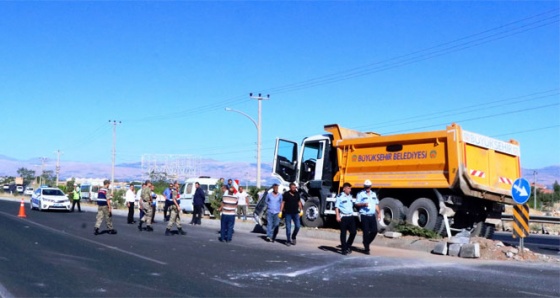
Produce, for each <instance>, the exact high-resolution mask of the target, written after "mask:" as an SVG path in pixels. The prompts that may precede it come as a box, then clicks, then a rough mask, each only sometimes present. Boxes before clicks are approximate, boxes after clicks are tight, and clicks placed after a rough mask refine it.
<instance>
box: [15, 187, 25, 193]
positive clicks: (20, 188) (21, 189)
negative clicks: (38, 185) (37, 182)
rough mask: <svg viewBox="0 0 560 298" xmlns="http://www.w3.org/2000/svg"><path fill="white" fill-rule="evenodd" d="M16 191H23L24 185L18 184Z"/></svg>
mask: <svg viewBox="0 0 560 298" xmlns="http://www.w3.org/2000/svg"><path fill="white" fill-rule="evenodd" d="M16 191H17V192H18V193H23V186H21V185H18V186H16Z"/></svg>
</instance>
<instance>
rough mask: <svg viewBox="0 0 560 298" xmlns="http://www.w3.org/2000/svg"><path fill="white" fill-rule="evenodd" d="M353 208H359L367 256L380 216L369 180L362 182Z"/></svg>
mask: <svg viewBox="0 0 560 298" xmlns="http://www.w3.org/2000/svg"><path fill="white" fill-rule="evenodd" d="M355 206H356V207H361V208H360V221H361V222H362V231H363V232H364V236H363V243H364V253H365V254H366V255H369V245H370V244H371V243H372V242H373V240H374V239H375V236H377V221H379V219H380V216H381V213H380V212H379V200H378V199H377V195H376V194H375V192H373V191H372V190H371V181H370V180H366V181H364V190H362V191H361V192H360V193H359V194H358V197H357V198H356V204H355Z"/></svg>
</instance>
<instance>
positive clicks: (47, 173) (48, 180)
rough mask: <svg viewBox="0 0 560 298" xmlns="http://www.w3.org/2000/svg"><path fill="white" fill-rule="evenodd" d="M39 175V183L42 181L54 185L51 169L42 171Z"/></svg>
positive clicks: (44, 183) (54, 177) (54, 179)
mask: <svg viewBox="0 0 560 298" xmlns="http://www.w3.org/2000/svg"><path fill="white" fill-rule="evenodd" d="M39 177H40V178H41V181H40V183H42V184H43V185H54V184H55V183H56V176H55V175H54V172H53V171H51V170H49V171H44V172H43V174H41V176H39Z"/></svg>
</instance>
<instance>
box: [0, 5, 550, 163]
mask: <svg viewBox="0 0 560 298" xmlns="http://www.w3.org/2000/svg"><path fill="white" fill-rule="evenodd" d="M558 14H559V3H558V1H493V2H487V1H472V2H470V1H465V2H456V1H441V2H428V1H411V2H407V1H383V2H379V1H360V2H345V1H344V2H322V1H307V2H275V1H263V2H253V1H246V2H244V1H239V2H223V1H219V2H206V1H202V2H175V1H157V2H156V1H141V2H128V1H121V2H110V1H109V2H105V1H103V2H96V1H90V2H82V1H54V2H0V102H2V110H1V111H2V116H1V118H0V119H1V120H0V124H1V131H2V134H1V135H2V140H3V144H2V146H1V149H0V154H2V155H7V156H10V157H14V158H18V159H29V158H34V157H39V156H46V157H49V158H51V160H54V159H55V158H56V155H55V154H54V153H53V152H54V151H56V150H58V149H60V150H61V151H63V152H64V155H62V159H63V160H67V161H82V162H102V163H110V161H111V144H112V126H111V125H109V123H108V120H113V119H116V120H121V121H122V124H120V125H119V126H118V127H117V163H123V162H138V161H140V156H141V155H142V154H157V153H160V154H194V155H199V156H201V157H203V158H212V159H217V160H223V161H235V160H238V161H254V160H255V156H256V153H255V152H256V150H255V147H256V146H255V142H256V130H255V127H254V126H253V124H252V123H251V122H250V121H249V120H248V119H246V118H244V117H243V116H242V115H240V114H236V113H231V112H226V111H224V108H225V107H231V108H234V109H237V110H240V111H243V112H246V113H247V114H249V115H251V116H252V117H254V118H257V103H256V101H255V100H252V99H250V98H249V96H248V94H249V92H255V93H258V92H262V93H263V94H267V93H270V96H271V99H270V100H269V101H265V102H263V153H262V154H263V162H270V161H271V160H272V154H273V147H274V139H275V138H276V137H285V138H291V139H296V140H301V139H302V138H303V137H305V136H309V135H314V134H320V133H323V125H324V124H330V123H339V124H341V125H343V126H345V127H350V128H355V129H359V130H366V131H376V132H379V133H382V134H390V133H396V132H413V131H423V130H440V129H445V126H446V125H447V124H450V123H451V122H457V123H459V124H460V125H462V126H463V128H464V129H467V130H469V131H473V132H477V133H480V134H483V135H487V136H492V137H496V138H499V139H502V140H509V139H516V140H518V141H519V142H520V143H521V152H522V157H521V158H522V166H523V167H525V168H539V167H543V166H548V165H557V164H560V140H559V139H560V96H559V88H560V59H559V55H560V54H559V53H560V49H559V44H560V38H559V27H560V26H559V17H558Z"/></svg>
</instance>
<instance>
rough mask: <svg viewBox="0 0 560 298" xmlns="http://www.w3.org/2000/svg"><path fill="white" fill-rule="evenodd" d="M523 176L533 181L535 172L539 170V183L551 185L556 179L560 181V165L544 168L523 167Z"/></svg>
mask: <svg viewBox="0 0 560 298" xmlns="http://www.w3.org/2000/svg"><path fill="white" fill-rule="evenodd" d="M521 172H522V176H523V178H525V179H527V180H529V181H530V182H531V183H533V182H534V180H535V175H534V174H533V173H534V172H537V175H536V176H537V184H544V185H546V186H549V187H551V186H552V185H553V184H554V182H555V181H558V183H560V165H556V166H549V167H545V168H542V169H521Z"/></svg>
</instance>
